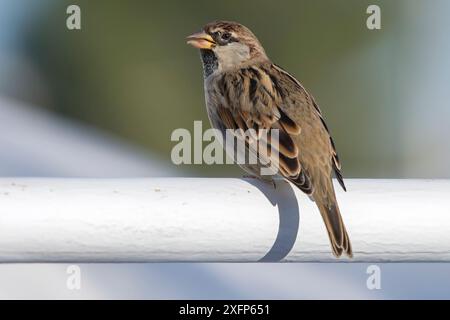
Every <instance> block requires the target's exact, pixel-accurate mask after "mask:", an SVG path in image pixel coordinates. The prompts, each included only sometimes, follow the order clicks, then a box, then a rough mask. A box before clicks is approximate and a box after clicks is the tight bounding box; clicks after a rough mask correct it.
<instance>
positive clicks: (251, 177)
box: [242, 174, 277, 189]
mask: <svg viewBox="0 0 450 320" xmlns="http://www.w3.org/2000/svg"><path fill="white" fill-rule="evenodd" d="M242 178H244V179H256V180H258V181H262V182H264V183H268V184H270V185H272V187H273V188H274V189H276V188H277V184H276V183H275V180H274V179H272V178H271V179H264V178H261V177H258V176H255V175H252V174H244V175H243V176H242Z"/></svg>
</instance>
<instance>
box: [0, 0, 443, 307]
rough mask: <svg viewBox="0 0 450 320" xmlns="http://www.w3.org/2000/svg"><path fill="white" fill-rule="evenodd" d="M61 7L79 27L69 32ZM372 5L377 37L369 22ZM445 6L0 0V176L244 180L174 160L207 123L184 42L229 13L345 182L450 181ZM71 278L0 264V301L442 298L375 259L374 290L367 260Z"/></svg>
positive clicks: (433, 278) (399, 268) (418, 278)
mask: <svg viewBox="0 0 450 320" xmlns="http://www.w3.org/2000/svg"><path fill="white" fill-rule="evenodd" d="M70 4H77V5H78V6H80V8H81V25H82V30H68V29H67V28H66V19H67V17H68V15H67V14H66V8H67V7H68V5H70ZM370 4H378V5H379V6H380V7H381V16H382V29H381V30H374V31H373V30H368V29H367V27H366V19H367V17H368V15H367V14H366V8H367V7H368V6H369V5H370ZM449 10H450V2H449V1H447V0H427V1H425V0H398V1H375V0H373V1H365V0H345V1H344V0H339V1H335V0H315V1H312V0H279V1H262V0H260V1H256V0H253V1H245V2H243V1H237V0H232V1H226V2H225V1H195V3H193V2H187V1H181V0H178V1H175V0H166V1H164V2H156V1H154V2H153V1H144V0H130V1H126V2H125V1H119V0H114V1H113V0H108V1H106V0H96V1H87V0H86V1H62V0H41V1H33V0H0V175H1V176H55V177H133V176H136V177H142V176H241V175H242V172H241V171H240V170H239V169H238V168H236V167H235V166H232V165H216V166H214V165H213V166H206V165H191V166H175V165H173V164H172V163H171V161H170V150H171V148H172V147H173V145H174V143H173V142H171V141H170V134H171V133H172V131H173V130H174V129H176V128H187V129H190V130H191V129H192V128H193V121H194V120H203V121H204V129H206V128H205V126H206V124H207V123H208V122H207V118H206V112H205V107H204V99H203V79H202V69H201V64H200V60H199V57H198V52H196V51H195V50H193V49H192V48H190V47H188V46H187V45H186V44H185V37H186V36H187V35H189V34H191V33H192V32H194V31H197V30H199V29H200V27H201V26H202V25H204V24H205V23H207V22H209V21H212V20H216V19H228V20H236V21H239V22H241V23H243V24H245V25H247V26H248V27H249V28H250V29H252V30H253V31H254V33H255V34H256V35H257V36H258V38H259V39H260V40H261V42H262V43H263V45H264V47H265V49H266V51H267V53H268V55H269V56H270V57H271V59H272V60H273V61H275V62H276V63H277V64H279V65H281V66H282V67H284V68H285V69H287V70H289V72H290V73H292V74H293V75H295V76H296V77H297V78H298V79H299V80H300V81H301V82H302V83H303V84H304V86H305V87H306V88H307V89H308V90H309V91H310V92H311V93H312V94H313V95H314V96H315V98H316V100H317V102H318V104H319V105H320V106H321V109H322V111H323V113H324V115H325V118H326V120H327V123H328V125H329V127H330V129H331V132H332V134H333V136H334V137H335V141H336V145H337V149H338V151H339V155H340V158H341V159H342V163H343V172H344V175H345V176H346V177H350V178H358V177H361V178H449V177H450V148H449V147H450V142H449V141H448V137H449V136H450V105H449V101H450V90H449V88H450V59H449V57H450V39H449V37H448V34H449V32H450V20H449V19H448V17H447V16H448V14H446V13H447V12H450V11H449ZM0 214H1V204H0ZM65 268H66V266H63V265H31V266H30V265H0V298H58V297H59V298H226V299H227V298H320V297H322V298H340V297H341V298H395V297H397V298H398V297H402V298H427V297H430V298H444V297H447V298H450V292H449V290H448V289H445V288H449V287H450V286H449V284H450V280H448V279H450V277H448V274H449V272H450V267H449V266H448V265H427V264H420V265H410V266H408V265H406V264H401V265H384V266H382V270H386V271H384V272H385V273H384V274H386V278H385V279H389V280H386V281H389V282H383V283H385V285H384V286H383V289H382V290H381V291H377V292H373V291H369V290H367V288H366V285H365V280H366V278H367V275H366V274H365V268H366V266H365V265H342V264H340V265H337V264H336V265H335V264H329V265H315V264H302V265H294V264H292V265H281V264H264V265H263V264H258V265H256V264H255V265H251V264H250V265H248V264H247V265H244V266H241V265H227V264H153V265H148V264H141V265H123V264H122V265H83V266H82V271H83V289H82V290H81V291H77V292H72V291H69V290H67V289H66V287H65V278H66V274H65ZM406 268H407V269H408V272H405V271H404V270H406ZM408 279H415V280H414V281H412V283H410V282H411V281H410V282H408ZM405 283H408V284H405ZM343 288H344V290H343ZM439 288H442V289H439Z"/></svg>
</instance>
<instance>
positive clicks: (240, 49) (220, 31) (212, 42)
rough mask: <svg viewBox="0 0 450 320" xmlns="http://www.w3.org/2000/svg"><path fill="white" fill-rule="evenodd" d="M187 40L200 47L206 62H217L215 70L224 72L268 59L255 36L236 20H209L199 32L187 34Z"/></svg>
mask: <svg viewBox="0 0 450 320" xmlns="http://www.w3.org/2000/svg"><path fill="white" fill-rule="evenodd" d="M187 43H188V44H190V45H192V46H193V47H195V48H198V49H200V51H201V53H202V59H203V63H204V64H205V63H208V64H211V63H214V64H215V67H216V69H217V68H218V69H219V70H223V71H226V70H229V69H234V68H240V67H242V66H244V65H245V64H248V63H251V62H252V61H254V60H264V59H267V56H266V53H265V52H264V48H263V47H262V46H261V43H260V42H259V41H258V39H257V38H256V36H255V35H254V34H253V33H252V32H251V31H250V30H249V29H248V28H247V27H245V26H243V25H241V24H239V23H237V22H231V21H214V22H211V23H208V24H207V25H206V26H204V27H203V29H202V30H201V31H200V32H198V33H194V34H192V35H190V36H189V37H187ZM205 67H208V66H206V65H205ZM209 67H211V66H209ZM205 71H206V70H205Z"/></svg>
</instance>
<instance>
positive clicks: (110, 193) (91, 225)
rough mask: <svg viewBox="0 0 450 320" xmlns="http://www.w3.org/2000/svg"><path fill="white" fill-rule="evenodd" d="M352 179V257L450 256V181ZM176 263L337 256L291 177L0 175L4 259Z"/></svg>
mask: <svg viewBox="0 0 450 320" xmlns="http://www.w3.org/2000/svg"><path fill="white" fill-rule="evenodd" d="M347 186H348V190H349V191H348V192H347V193H344V192H342V191H340V189H338V188H337V190H338V191H337V193H338V199H339V204H340V207H341V211H342V214H343V216H344V221H345V223H346V225H347V228H348V231H349V234H350V237H351V240H352V244H353V248H354V258H353V259H352V260H351V261H354V262H382V261H386V262H387V261H392V262H403V261H447V262H449V261H450V181H445V180H434V181H431V180H428V181H427V180H352V179H347ZM172 261H173V262H226V261H234V262H256V261H269V262H270V261H291V262H299V261H312V262H326V261H328V262H329V261H331V262H334V261H336V259H335V258H334V257H333V256H332V254H331V249H330V246H329V242H328V238H327V235H326V230H325V227H324V225H323V222H322V219H321V217H320V215H319V212H318V210H317V208H316V207H315V204H314V203H313V202H311V200H309V198H308V197H306V196H305V195H304V194H303V193H302V192H301V191H299V190H297V189H296V188H295V187H293V186H291V185H290V184H288V183H286V182H284V181H277V187H276V189H274V188H273V186H272V185H270V184H267V183H263V182H260V181H258V180H255V179H190V178H189V179H187V178H148V179H108V180H89V179H0V262H172ZM340 261H350V260H348V259H340Z"/></svg>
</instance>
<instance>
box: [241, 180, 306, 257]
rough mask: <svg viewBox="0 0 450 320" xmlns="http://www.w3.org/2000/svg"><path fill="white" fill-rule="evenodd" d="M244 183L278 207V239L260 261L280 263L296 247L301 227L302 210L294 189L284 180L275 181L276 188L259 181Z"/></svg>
mask: <svg viewBox="0 0 450 320" xmlns="http://www.w3.org/2000/svg"><path fill="white" fill-rule="evenodd" d="M244 181H246V182H247V183H250V184H251V185H253V186H255V187H256V188H258V189H259V190H260V191H261V192H262V193H263V194H264V196H265V197H266V198H267V199H268V200H269V201H270V203H271V204H272V205H273V206H277V207H278V215H279V219H280V223H279V227H278V233H277V237H276V239H275V242H274V244H273V246H272V248H270V250H269V251H268V252H267V253H266V255H265V256H264V257H262V258H261V259H260V260H259V261H260V262H277V261H280V260H282V259H283V258H285V257H286V256H287V255H288V254H289V252H290V251H291V250H292V248H293V247H294V244H295V241H296V239H297V234H298V230H299V226H300V209H299V206H298V202H297V197H296V196H295V192H294V189H293V188H292V186H291V184H290V183H288V182H286V181H284V180H275V183H276V188H274V186H273V185H272V184H271V183H267V182H263V181H260V180H258V179H244Z"/></svg>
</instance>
